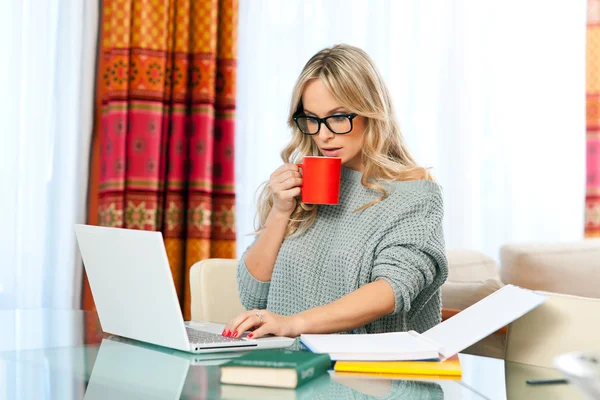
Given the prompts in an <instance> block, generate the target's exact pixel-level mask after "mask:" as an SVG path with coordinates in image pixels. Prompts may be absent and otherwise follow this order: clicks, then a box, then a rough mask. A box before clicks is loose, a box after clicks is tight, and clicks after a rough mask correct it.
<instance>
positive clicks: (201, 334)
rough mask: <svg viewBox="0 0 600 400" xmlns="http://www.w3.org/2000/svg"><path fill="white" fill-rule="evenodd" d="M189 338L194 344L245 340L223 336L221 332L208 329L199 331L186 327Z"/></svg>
mask: <svg viewBox="0 0 600 400" xmlns="http://www.w3.org/2000/svg"><path fill="white" fill-rule="evenodd" d="M185 330H186V331H187V335H188V338H189V339H190V342H191V343H194V344H210V343H232V342H233V343H239V342H243V340H240V339H236V338H230V337H225V336H222V335H221V334H219V333H212V332H206V331H197V330H195V329H192V328H189V327H187V326H186V327H185Z"/></svg>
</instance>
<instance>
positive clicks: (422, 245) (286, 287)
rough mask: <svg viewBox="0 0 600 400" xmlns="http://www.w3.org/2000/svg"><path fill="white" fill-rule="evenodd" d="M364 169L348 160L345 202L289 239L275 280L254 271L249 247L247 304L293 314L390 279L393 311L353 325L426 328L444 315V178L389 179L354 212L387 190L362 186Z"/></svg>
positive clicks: (243, 292)
mask: <svg viewBox="0 0 600 400" xmlns="http://www.w3.org/2000/svg"><path fill="white" fill-rule="evenodd" d="M361 177H362V173H361V172H357V171H354V170H351V169H348V168H342V182H341V188H340V204H339V205H320V206H318V207H319V208H318V211H317V218H316V220H315V223H314V224H313V225H312V226H311V227H310V228H309V229H308V230H307V231H306V232H304V233H302V234H299V235H292V236H290V237H288V238H286V239H285V240H284V241H283V243H282V245H281V248H280V250H279V253H278V255H277V260H276V262H275V266H274V268H273V274H272V276H271V281H270V282H262V281H259V280H257V279H255V278H254V277H253V276H252V275H251V274H250V273H249V271H248V269H247V268H246V264H245V262H244V257H245V255H246V252H244V254H243V255H242V257H241V259H240V262H239V265H238V271H237V280H238V288H239V292H240V300H241V302H242V304H243V305H244V307H246V309H253V308H258V309H267V310H269V311H271V312H274V313H277V314H281V315H292V314H296V313H299V312H302V311H304V310H307V309H309V308H313V307H317V306H321V305H324V304H328V303H331V302H333V301H335V300H337V299H339V298H340V297H342V296H344V295H346V294H348V293H351V292H353V291H355V290H356V289H358V288H359V287H361V286H363V285H365V284H367V283H369V282H374V281H376V280H378V279H385V280H386V281H388V282H389V283H390V285H391V286H392V288H393V290H394V294H395V301H396V303H395V310H394V312H393V313H391V314H388V315H386V316H384V317H382V318H380V319H378V320H375V321H373V322H371V323H370V324H368V325H366V326H363V327H360V328H357V329H354V330H353V331H351V332H348V333H379V332H398V331H407V330H415V331H417V332H424V331H426V330H427V329H429V328H431V327H432V326H434V325H436V324H438V323H439V322H440V320H441V291H440V287H441V285H442V283H444V281H445V280H446V277H447V276H448V263H447V259H446V252H445V248H444V237H443V230H442V218H443V204H442V194H441V190H440V188H439V186H438V185H437V184H436V183H434V182H431V181H407V182H385V183H384V185H385V187H386V189H388V191H389V197H387V198H386V199H384V200H383V201H381V202H379V203H377V204H375V205H373V206H371V207H368V208H366V209H364V210H362V211H359V212H353V211H354V210H356V209H357V208H359V207H361V206H362V205H364V204H366V203H368V202H370V201H372V200H374V199H376V198H378V197H380V196H381V192H378V191H374V190H372V189H368V188H365V187H364V186H362V185H361V183H360V180H361ZM380 184H381V182H380ZM246 251H247V250H246Z"/></svg>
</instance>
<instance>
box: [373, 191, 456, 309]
mask: <svg viewBox="0 0 600 400" xmlns="http://www.w3.org/2000/svg"><path fill="white" fill-rule="evenodd" d="M442 220H443V205H442V197H441V195H440V194H439V193H432V192H429V193H427V195H426V196H422V197H419V198H417V199H415V201H414V203H413V204H411V205H410V206H409V207H407V208H406V212H402V213H401V214H400V215H393V216H391V217H390V219H389V220H388V222H387V223H386V225H385V226H384V228H383V229H382V237H381V240H380V241H379V244H378V246H377V247H376V249H375V259H374V261H373V269H372V272H371V281H376V280H378V279H384V280H386V281H387V282H389V284H390V285H391V286H392V289H393V290H394V297H395V307H394V313H399V312H404V313H407V316H408V318H409V319H410V318H411V316H412V315H414V314H415V313H418V311H419V310H420V309H421V308H422V307H423V306H424V305H425V304H426V303H427V302H428V301H429V300H430V299H431V297H432V296H433V295H435V294H436V293H437V292H438V290H439V289H440V287H441V286H442V284H443V283H444V282H445V280H446V278H447V277H448V261H447V258H446V252H445V245H444V237H443V222H442Z"/></svg>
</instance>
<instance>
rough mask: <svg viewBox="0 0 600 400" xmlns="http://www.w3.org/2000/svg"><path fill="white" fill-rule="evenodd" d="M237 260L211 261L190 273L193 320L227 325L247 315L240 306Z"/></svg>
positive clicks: (201, 264)
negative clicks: (233, 319) (239, 316)
mask: <svg viewBox="0 0 600 400" xmlns="http://www.w3.org/2000/svg"><path fill="white" fill-rule="evenodd" d="M237 264H238V260H235V259H224V258H211V259H208V260H203V261H199V262H197V263H196V264H194V265H193V266H192V268H191V270H190V292H191V301H192V304H191V306H192V307H191V311H192V320H195V321H209V322H217V323H221V324H225V323H227V322H229V321H230V320H231V319H232V318H233V317H235V316H236V315H238V314H240V313H242V312H244V311H245V309H244V306H242V304H241V303H240V294H239V292H238V286H237V279H236V271H237Z"/></svg>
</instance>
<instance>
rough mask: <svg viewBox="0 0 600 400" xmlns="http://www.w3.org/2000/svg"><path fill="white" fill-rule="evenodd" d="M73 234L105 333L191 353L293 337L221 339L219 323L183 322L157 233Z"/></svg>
mask: <svg viewBox="0 0 600 400" xmlns="http://www.w3.org/2000/svg"><path fill="white" fill-rule="evenodd" d="M75 234H76V236H77V242H78V244H79V249H80V251H81V256H82V258H83V264H84V266H85V271H86V273H87V277H88V281H89V283H90V288H91V291H92V295H93V296H94V302H95V304H96V309H97V311H98V317H99V319H100V325H101V326H102V330H103V331H104V332H107V333H112V334H114V335H118V336H123V337H126V338H131V339H135V340H139V341H142V342H147V343H152V344H156V345H159V346H164V347H169V348H172V349H177V350H182V351H187V352H192V353H214V352H224V351H244V350H254V349H269V348H283V347H289V346H291V345H292V344H293V343H294V341H295V339H292V338H287V337H277V336H268V337H264V338H259V339H249V338H248V337H247V336H246V334H243V335H241V337H240V338H235V339H234V338H226V337H223V336H221V332H223V329H224V327H225V326H224V325H223V324H217V323H211V322H205V321H190V322H184V320H183V315H182V313H181V308H180V306H179V299H178V297H177V293H176V291H175V284H174V283H173V276H172V274H171V268H170V267H169V261H168V259H167V252H166V249H165V246H164V242H163V237H162V234H161V233H160V232H153V231H141V230H131V229H121V228H108V227H99V226H90V225H75Z"/></svg>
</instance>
